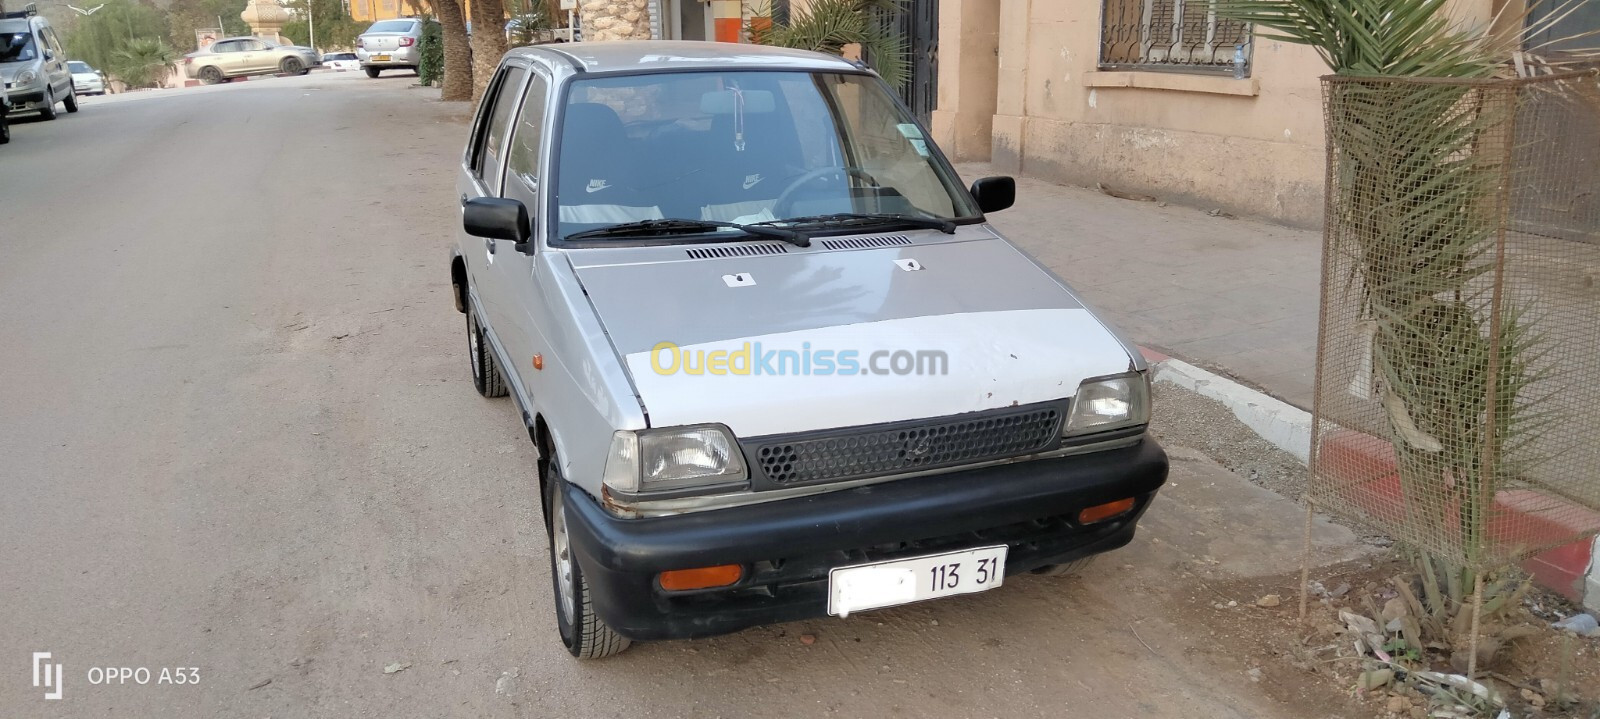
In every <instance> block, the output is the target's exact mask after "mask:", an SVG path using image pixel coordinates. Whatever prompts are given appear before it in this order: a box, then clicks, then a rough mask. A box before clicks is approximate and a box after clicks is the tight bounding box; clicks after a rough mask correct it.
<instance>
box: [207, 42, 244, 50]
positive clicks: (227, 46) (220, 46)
mask: <svg viewBox="0 0 1600 719" xmlns="http://www.w3.org/2000/svg"><path fill="white" fill-rule="evenodd" d="M238 47H239V41H238V40H228V41H226V42H219V43H214V44H212V46H211V51H212V52H233V51H234V50H236V49H238Z"/></svg>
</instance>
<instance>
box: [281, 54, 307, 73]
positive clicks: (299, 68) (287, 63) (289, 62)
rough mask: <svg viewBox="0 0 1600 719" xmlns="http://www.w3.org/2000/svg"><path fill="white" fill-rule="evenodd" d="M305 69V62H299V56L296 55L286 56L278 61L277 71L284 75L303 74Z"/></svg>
mask: <svg viewBox="0 0 1600 719" xmlns="http://www.w3.org/2000/svg"><path fill="white" fill-rule="evenodd" d="M305 69H306V66H305V63H302V62H300V58H297V57H286V58H284V59H283V61H282V62H280V63H278V72H281V73H283V74H285V75H304V74H305Z"/></svg>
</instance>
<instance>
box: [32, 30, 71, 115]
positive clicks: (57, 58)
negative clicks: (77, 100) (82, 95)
mask: <svg viewBox="0 0 1600 719" xmlns="http://www.w3.org/2000/svg"><path fill="white" fill-rule="evenodd" d="M38 39H39V41H40V42H39V47H42V48H47V49H49V50H50V59H48V60H46V61H45V63H44V71H45V74H46V75H48V76H49V78H50V85H51V86H52V87H54V88H55V90H56V97H58V98H64V97H66V96H67V93H69V92H71V91H72V70H70V69H69V68H68V67H67V50H66V48H64V47H62V46H61V38H58V37H56V31H55V28H52V27H50V26H48V25H45V26H41V27H40V28H39V38H38Z"/></svg>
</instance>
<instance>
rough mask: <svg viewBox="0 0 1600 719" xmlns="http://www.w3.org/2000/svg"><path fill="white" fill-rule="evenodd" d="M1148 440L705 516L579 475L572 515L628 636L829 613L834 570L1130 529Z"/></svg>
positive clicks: (1162, 464) (1056, 548)
mask: <svg viewBox="0 0 1600 719" xmlns="http://www.w3.org/2000/svg"><path fill="white" fill-rule="evenodd" d="M1166 477H1167V456H1166V453H1165V452H1163V451H1162V449H1161V447H1160V446H1159V445H1158V444H1156V442H1155V440H1153V439H1150V438H1148V437H1145V438H1143V439H1142V440H1140V441H1139V443H1138V444H1136V445H1134V446H1131V447H1126V448H1122V449H1113V450H1105V451H1101V452H1095V453H1091V454H1082V455H1073V456H1067V457H1059V458H1055V459H1042V460H1033V461H1026V462H1014V463H1010V464H1001V465H995V466H990V467H983V468H979V469H971V470H964V471H956V472H949V473H946V474H940V475H932V476H924V477H916V478H910V479H905V480H900V481H893V482H885V483H882V484H876V485H870V486H866V487H857V488H854V489H846V490H839V491H836V492H829V493H825V494H819V495H813V496H808V497H801V498H796V499H789V500H781V501H774V502H766V503H762V504H754V505H747V506H742V507H732V508H727V509H719V510H713V511H706V512H702V513H697V514H686V515H677V516H670V517H654V518H648V519H618V518H616V517H613V516H612V515H611V514H610V513H608V512H607V511H606V510H605V509H604V508H602V507H601V506H600V505H599V504H598V503H597V502H596V501H595V500H594V498H593V497H590V496H589V495H588V494H587V493H585V492H583V491H581V490H577V489H575V488H574V487H573V486H572V485H570V484H569V485H567V486H565V487H563V488H562V491H564V492H566V495H565V496H566V507H567V512H568V515H567V522H568V526H569V531H570V532H571V536H572V542H573V546H574V548H575V550H576V553H577V558H578V561H579V563H580V566H581V567H582V569H583V572H584V574H585V576H587V577H588V579H589V585H590V592H591V594H592V596H593V597H594V607H595V612H596V613H597V614H599V616H600V618H601V619H604V620H605V622H606V623H607V624H608V625H610V626H611V627H612V628H613V629H615V630H616V631H617V632H619V633H621V634H622V635H623V636H626V637H629V638H632V639H637V640H653V639H685V638H693V637H705V636H712V635H716V634H724V633H728V632H734V631H738V630H740V629H744V628H746V627H751V626H755V625H760V624H771V623H775V622H786V621H794V620H798V619H806V618H811V617H819V616H824V615H825V614H826V613H827V589H828V570H830V569H832V568H834V567H840V566H848V565H853V564H861V563H863V562H873V561H881V560H885V559H899V558H904V557H914V556H921V555H925V554H935V553H938V552H944V551H952V550H958V549H967V548H972V547H980V546H988V545H994V544H1000V543H1004V544H1006V545H1008V546H1009V547H1010V549H1009V553H1008V555H1007V557H1006V573H1007V574H1008V575H1011V574H1018V573H1022V572H1027V571H1030V570H1033V569H1037V568H1039V567H1042V566H1045V565H1049V564H1060V563H1063V562H1069V561H1072V560H1074V559H1078V558H1081V557H1086V556H1089V555H1092V554H1098V553H1100V552H1106V551H1110V550H1112V549H1116V548H1118V547H1121V546H1123V545H1125V544H1127V543H1128V542H1130V541H1132V539H1133V533H1134V526H1135V524H1136V523H1137V521H1138V519H1139V517H1140V515H1142V514H1143V513H1144V511H1145V509H1146V508H1148V507H1149V505H1150V501H1151V500H1152V499H1153V498H1154V497H1155V494H1156V491H1157V490H1158V489H1160V487H1161V485H1162V484H1163V483H1165V482H1166ZM1126 497H1136V498H1138V501H1137V503H1136V505H1135V508H1134V510H1133V511H1132V512H1130V513H1129V514H1127V515H1124V516H1123V517H1121V518H1119V519H1117V520H1114V521H1109V522H1105V523H1102V524H1095V525H1090V526H1081V525H1078V524H1077V522H1076V520H1075V519H1074V518H1075V517H1076V516H1077V513H1078V511H1079V510H1082V509H1084V508H1087V507H1092V506H1095V505H1098V504H1103V503H1106V502H1113V501H1116V500H1118V499H1123V498H1126ZM721 564H742V565H744V567H745V576H744V578H743V579H742V580H741V581H740V582H739V583H738V584H736V585H733V586H732V587H726V588H721V589H713V590H703V591H700V592H675V593H668V592H665V591H663V590H661V589H660V588H659V586H658V585H657V582H656V575H657V574H658V573H660V572H662V571H666V570H671V569H687V568H693V567H708V566H715V565H721Z"/></svg>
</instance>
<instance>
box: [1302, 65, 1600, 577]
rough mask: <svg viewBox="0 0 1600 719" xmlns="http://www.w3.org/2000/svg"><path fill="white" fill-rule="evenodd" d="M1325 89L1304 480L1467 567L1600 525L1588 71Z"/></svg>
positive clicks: (1598, 278) (1596, 173)
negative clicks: (1318, 305)
mask: <svg viewBox="0 0 1600 719" xmlns="http://www.w3.org/2000/svg"><path fill="white" fill-rule="evenodd" d="M1324 98H1325V110H1326V121H1327V128H1328V143H1329V146H1328V192H1327V197H1328V208H1327V221H1326V222H1327V224H1326V230H1325V238H1324V257H1323V282H1322V285H1323V286H1322V317H1321V323H1320V340H1319V346H1318V359H1317V363H1318V370H1317V380H1316V393H1315V405H1314V424H1313V437H1312V441H1313V454H1312V466H1311V478H1310V481H1309V484H1308V491H1309V493H1310V496H1311V498H1312V500H1313V501H1314V502H1315V503H1316V504H1317V505H1318V506H1319V507H1321V508H1323V509H1326V510H1329V511H1332V512H1335V513H1337V514H1341V515H1343V516H1345V517H1348V518H1351V519H1355V520H1357V521H1361V522H1363V523H1365V524H1368V525H1370V526H1373V527H1375V528H1377V529H1379V530H1381V531H1384V532H1386V533H1388V534H1390V535H1391V536H1393V537H1394V538H1396V539H1397V540H1400V541H1402V542H1405V543H1407V544H1410V545H1412V546H1414V547H1417V548H1419V549H1422V550H1424V551H1426V552H1428V553H1429V554H1431V555H1433V556H1435V557H1438V558H1440V559H1443V560H1446V561H1449V562H1451V563H1454V564H1457V565H1459V566H1462V567H1469V568H1487V567H1493V566H1498V565H1501V564H1504V563H1507V562H1510V561H1514V560H1516V559H1518V558H1521V557H1524V556H1527V555H1530V554H1533V553H1535V552H1538V551H1540V550H1543V549H1547V548H1550V547H1553V546H1558V545H1562V544H1566V543H1570V542H1573V541H1576V540H1578V539H1581V538H1583V537H1585V536H1587V535H1590V534H1593V533H1595V532H1596V531H1600V512H1597V511H1596V510H1597V508H1600V72H1595V71H1585V72H1572V73H1565V74H1560V75H1551V76H1545V77H1537V78H1524V79H1504V80H1501V79H1493V80H1444V79H1439V80H1433V79H1403V78H1356V77H1348V76H1332V77H1329V78H1326V79H1325V81H1324Z"/></svg>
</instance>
